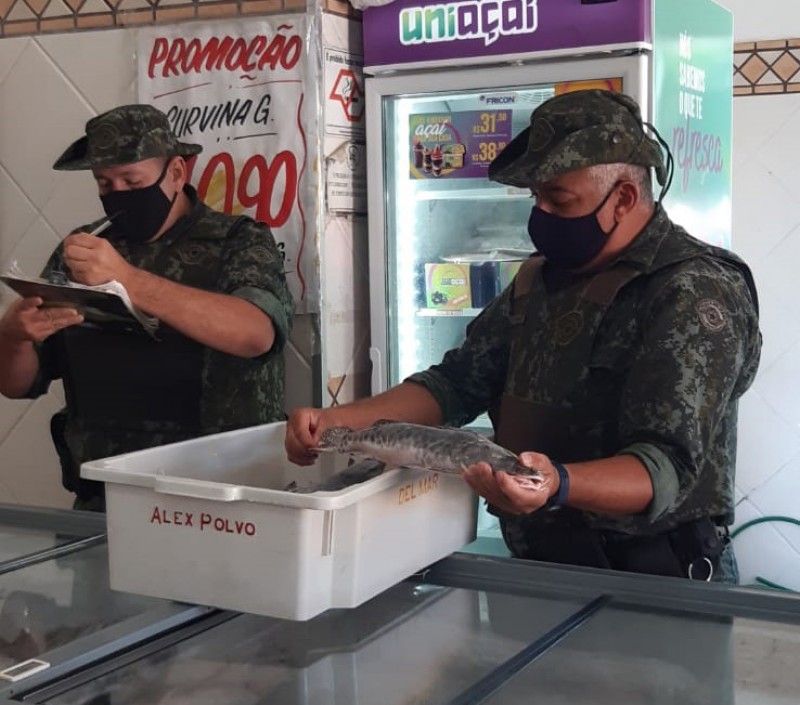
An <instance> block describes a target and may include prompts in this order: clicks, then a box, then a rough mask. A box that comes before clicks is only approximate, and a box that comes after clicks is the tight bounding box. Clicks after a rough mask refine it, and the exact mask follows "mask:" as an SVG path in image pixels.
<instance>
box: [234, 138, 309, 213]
mask: <svg viewBox="0 0 800 705" xmlns="http://www.w3.org/2000/svg"><path fill="white" fill-rule="evenodd" d="M254 172H255V173H256V174H257V175H258V177H257V178H258V187H257V189H256V192H255V193H253V194H251V193H249V192H248V189H247V187H248V184H249V183H250V177H251V176H252V174H253V173H254ZM281 177H282V178H281ZM281 186H283V189H282V191H283V192H282V195H280V194H281V190H280V187H281ZM276 187H277V191H278V194H279V199H280V200H279V206H278V210H277V212H276V213H275V214H273V212H272V202H273V200H275V192H276ZM236 195H237V196H238V198H239V203H241V204H242V205H243V206H244V207H245V208H252V207H253V206H255V208H256V214H255V219H256V220H260V221H262V222H264V223H266V224H267V225H269V226H271V227H276V228H277V227H280V226H281V225H285V224H286V221H287V220H289V216H290V215H291V213H292V207H293V206H294V203H295V201H296V200H297V162H296V160H295V157H294V154H292V153H291V152H289V151H288V150H284V151H283V152H280V153H279V154H277V155H276V156H275V159H273V160H272V163H271V164H267V160H266V159H265V158H264V157H263V156H262V155H261V154H254V155H253V156H252V157H250V159H248V160H247V161H246V162H245V165H244V167H243V168H242V174H241V177H240V178H239V186H238V188H237V190H236Z"/></svg>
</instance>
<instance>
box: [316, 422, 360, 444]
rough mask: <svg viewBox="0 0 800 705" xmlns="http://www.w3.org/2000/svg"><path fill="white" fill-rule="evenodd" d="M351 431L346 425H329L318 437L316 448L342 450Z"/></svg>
mask: <svg viewBox="0 0 800 705" xmlns="http://www.w3.org/2000/svg"><path fill="white" fill-rule="evenodd" d="M352 433H353V429H352V428H348V427H347V426H331V427H330V428H326V429H325V430H324V431H323V432H322V435H321V436H320V438H319V443H317V450H344V448H345V445H346V443H347V439H348V438H349V437H350V434H352Z"/></svg>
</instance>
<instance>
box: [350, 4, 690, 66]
mask: <svg viewBox="0 0 800 705" xmlns="http://www.w3.org/2000/svg"><path fill="white" fill-rule="evenodd" d="M651 1H652V0H615V1H614V2H593V3H580V2H578V1H577V0H455V1H454V2H442V1H441V0H395V1H394V2H391V3H389V4H387V5H383V6H380V7H370V8H368V9H366V10H365V11H364V65H365V66H367V67H372V66H374V67H379V66H384V67H385V66H398V65H404V64H408V65H411V64H413V65H417V66H421V65H425V64H430V63H437V62H442V61H452V60H457V59H466V58H472V59H474V63H478V62H481V61H483V62H486V61H491V60H492V57H497V56H508V55H515V54H529V53H532V52H542V51H559V50H565V49H577V48H582V47H609V46H615V45H627V44H636V43H647V42H649V41H650V35H651V32H650V24H651V20H650V3H651ZM676 17H680V15H676Z"/></svg>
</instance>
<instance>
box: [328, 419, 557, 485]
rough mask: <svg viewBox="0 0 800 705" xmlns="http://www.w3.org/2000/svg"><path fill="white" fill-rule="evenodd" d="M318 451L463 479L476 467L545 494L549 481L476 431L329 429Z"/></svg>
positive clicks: (380, 426)
mask: <svg viewBox="0 0 800 705" xmlns="http://www.w3.org/2000/svg"><path fill="white" fill-rule="evenodd" d="M314 450H318V451H323V452H324V451H338V452H339V453H350V454H352V455H359V456H362V457H365V458H370V459H372V460H377V461H380V462H382V463H385V464H386V465H387V466H392V467H403V468H412V469H421V470H433V471H438V472H444V473H451V474H460V473H461V471H462V470H463V469H464V468H467V467H469V466H470V465H475V464H476V463H481V462H483V463H488V464H489V465H490V466H491V468H492V470H494V471H495V472H498V471H501V470H502V471H504V472H507V473H509V474H510V475H514V476H515V477H516V480H517V482H518V483H519V484H520V486H521V487H524V488H526V489H532V490H540V489H542V486H543V485H544V482H545V477H544V475H542V473H541V472H539V471H538V470H534V469H533V468H529V467H527V466H526V465H523V464H522V463H521V462H520V459H519V456H518V455H517V454H516V453H512V452H511V451H510V450H508V449H506V448H503V447H502V446H499V445H497V444H496V443H494V442H493V441H491V440H490V439H489V438H487V437H485V436H482V435H480V434H478V433H475V432H474V431H468V430H465V429H458V428H446V427H441V426H422V425H420V424H413V423H405V422H402V421H388V420H381V421H378V422H376V423H374V424H373V425H372V426H369V427H367V428H365V429H362V430H359V431H356V430H353V429H352V428H349V427H347V426H332V427H330V428H326V429H325V430H324V431H323V432H322V434H321V436H320V439H319V442H318V443H317V447H316V448H315V449H314Z"/></svg>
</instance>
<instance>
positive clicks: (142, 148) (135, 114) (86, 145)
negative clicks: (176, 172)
mask: <svg viewBox="0 0 800 705" xmlns="http://www.w3.org/2000/svg"><path fill="white" fill-rule="evenodd" d="M202 150H203V147H202V146H201V145H199V144H187V143H185V142H179V141H178V138H177V137H176V136H175V135H174V133H173V132H172V130H171V129H170V126H169V121H168V120H167V116H166V115H164V113H162V112H161V111H160V110H158V109H156V108H154V107H153V106H151V105H122V106H120V107H118V108H114V109H113V110H109V111H108V112H105V113H102V114H100V115H97V116H96V117H93V118H92V119H91V120H89V122H87V123H86V134H85V135H84V136H83V137H81V138H80V139H79V140H76V141H75V142H73V143H72V144H71V145H70V146H69V147H68V148H67V150H66V151H65V152H64V153H63V154H62V155H61V156H60V157H59V158H58V159H57V160H56V162H55V164H53V169H59V170H62V171H77V170H81V169H99V168H103V167H109V166H119V165H120V164H132V163H134V162H140V161H142V160H143V159H150V158H152V157H174V156H180V157H188V156H192V155H194V154H198V153H199V152H201V151H202Z"/></svg>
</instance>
